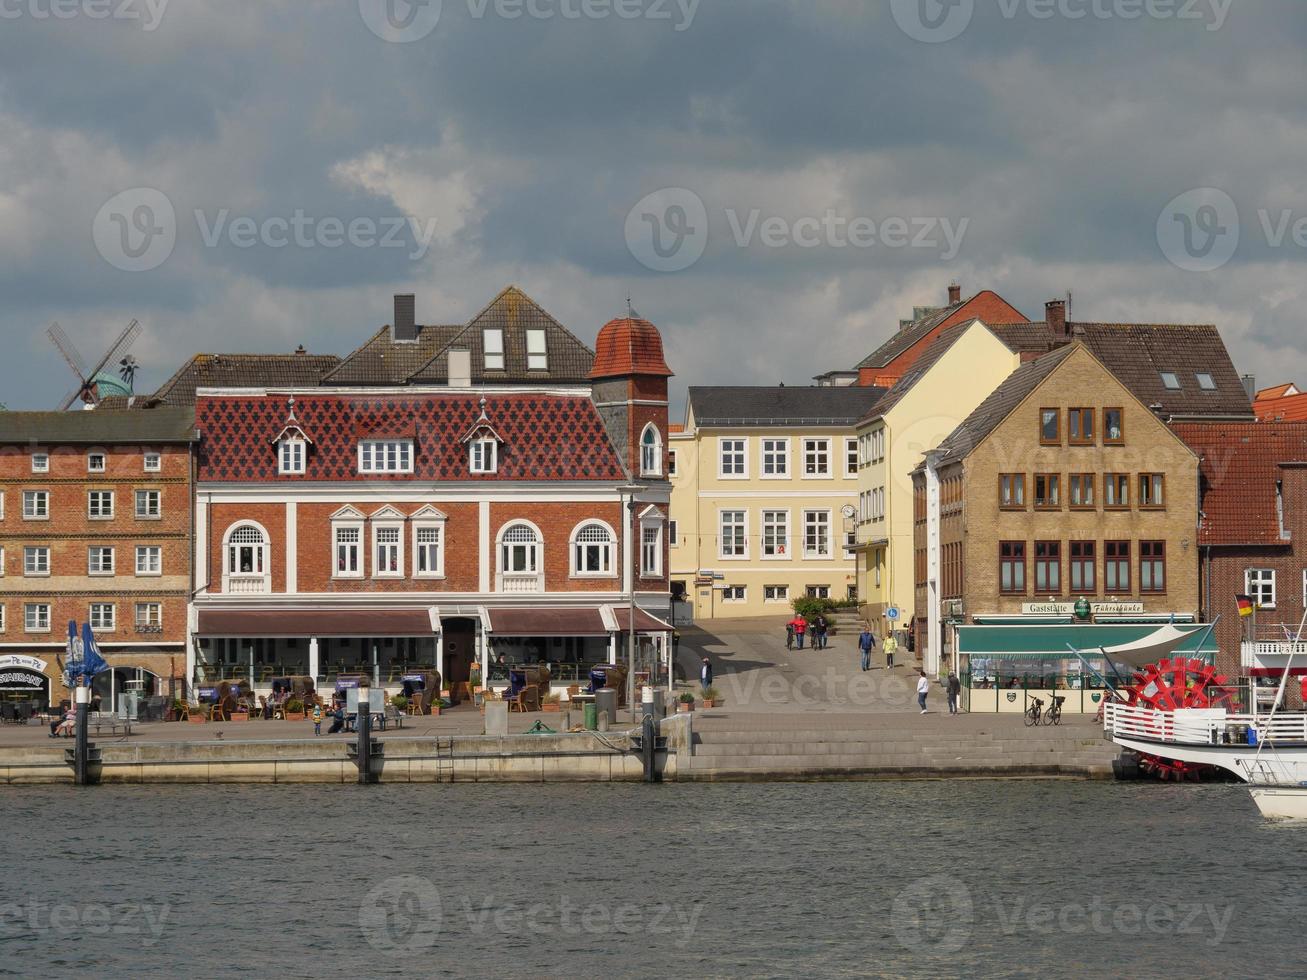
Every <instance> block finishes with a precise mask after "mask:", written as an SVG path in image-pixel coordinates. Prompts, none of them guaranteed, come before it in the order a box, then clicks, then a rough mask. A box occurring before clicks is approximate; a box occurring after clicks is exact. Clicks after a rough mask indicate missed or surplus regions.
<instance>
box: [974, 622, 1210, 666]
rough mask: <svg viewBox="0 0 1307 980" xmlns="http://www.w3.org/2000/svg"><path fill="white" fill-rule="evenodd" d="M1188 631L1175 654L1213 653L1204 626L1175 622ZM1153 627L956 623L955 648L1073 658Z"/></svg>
mask: <svg viewBox="0 0 1307 980" xmlns="http://www.w3.org/2000/svg"><path fill="white" fill-rule="evenodd" d="M1176 628H1177V629H1180V630H1182V631H1184V632H1187V633H1189V634H1190V635H1189V636H1188V637H1187V638H1186V639H1185V641H1184V642H1183V643H1181V644H1180V646H1179V647H1177V648H1176V651H1175V652H1176V653H1177V654H1183V655H1185V656H1189V657H1194V658H1210V657H1213V656H1215V655H1216V639H1215V637H1214V636H1213V635H1212V631H1211V630H1209V629H1207V627H1206V626H1205V625H1204V626H1186V625H1180V624H1177V627H1176ZM1155 631H1156V627H1155V626H1150V625H1142V624H1136V625H1131V624H1126V623H1112V624H1102V623H1095V624H1092V625H1091V624H1083V625H1079V626H1024V625H1023V626H959V627H958V644H957V650H958V653H959V654H960V655H962V654H965V655H967V656H970V657H973V658H975V657H988V658H990V659H994V660H1065V659H1074V658H1075V654H1074V653H1072V652H1071V650H1068V649H1067V647H1068V646H1070V647H1071V648H1072V649H1074V650H1079V651H1080V652H1081V653H1083V654H1085V655H1086V656H1089V657H1094V656H1098V657H1101V656H1102V654H1101V653H1100V652H1099V650H1100V648H1101V647H1111V646H1118V645H1120V644H1123V643H1132V642H1134V641H1136V640H1141V639H1143V638H1144V637H1146V636H1150V635H1151V634H1152V633H1154V632H1155Z"/></svg>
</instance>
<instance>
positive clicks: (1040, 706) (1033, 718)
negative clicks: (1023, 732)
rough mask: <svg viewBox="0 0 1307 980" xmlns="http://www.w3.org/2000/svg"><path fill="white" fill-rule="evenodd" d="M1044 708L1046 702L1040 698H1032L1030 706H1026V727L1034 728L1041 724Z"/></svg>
mask: <svg viewBox="0 0 1307 980" xmlns="http://www.w3.org/2000/svg"><path fill="white" fill-rule="evenodd" d="M1043 710H1044V702H1043V701H1042V700H1041V699H1039V698H1031V699H1030V706H1029V707H1027V708H1026V727H1027V728H1034V727H1035V726H1036V725H1038V724H1039V718H1040V714H1041V713H1042V712H1043Z"/></svg>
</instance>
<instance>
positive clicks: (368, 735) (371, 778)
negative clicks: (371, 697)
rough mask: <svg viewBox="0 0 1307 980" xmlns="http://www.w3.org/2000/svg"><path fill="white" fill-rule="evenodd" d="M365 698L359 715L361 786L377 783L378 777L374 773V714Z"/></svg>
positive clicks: (360, 706) (360, 700)
mask: <svg viewBox="0 0 1307 980" xmlns="http://www.w3.org/2000/svg"><path fill="white" fill-rule="evenodd" d="M368 708H369V705H368V703H367V702H366V701H364V700H363V698H359V713H358V736H359V748H358V767H359V785H365V784H367V783H375V782H376V781H377V777H376V775H375V774H374V773H373V772H372V712H371V711H369V710H368Z"/></svg>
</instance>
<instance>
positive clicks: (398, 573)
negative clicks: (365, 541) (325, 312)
mask: <svg viewBox="0 0 1307 980" xmlns="http://www.w3.org/2000/svg"><path fill="white" fill-rule="evenodd" d="M382 531H385V532H386V533H387V535H389V534H390V533H391V532H394V536H395V540H394V541H387V542H382V540H381V532H382ZM382 547H385V548H387V549H391V548H393V549H394V557H395V561H394V563H393V564H394V566H395V567H394V570H393V571H390V570H383V569H382V561H381V549H382ZM372 577H373V578H374V579H375V578H403V577H404V522H403V521H378V520H375V519H374V520H373V521H372Z"/></svg>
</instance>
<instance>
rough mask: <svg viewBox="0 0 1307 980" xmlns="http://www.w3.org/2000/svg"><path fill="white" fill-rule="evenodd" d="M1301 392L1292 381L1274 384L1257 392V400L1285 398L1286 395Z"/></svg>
mask: <svg viewBox="0 0 1307 980" xmlns="http://www.w3.org/2000/svg"><path fill="white" fill-rule="evenodd" d="M1297 394H1300V392H1299V391H1298V386H1297V385H1295V384H1294V383H1293V382H1292V381H1290V382H1289V383H1287V384H1282V385H1272V386H1271V387H1270V388H1263V389H1262V390H1261V391H1259V392H1257V401H1263V400H1265V399H1267V398H1283V397H1284V396H1285V395H1297Z"/></svg>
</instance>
